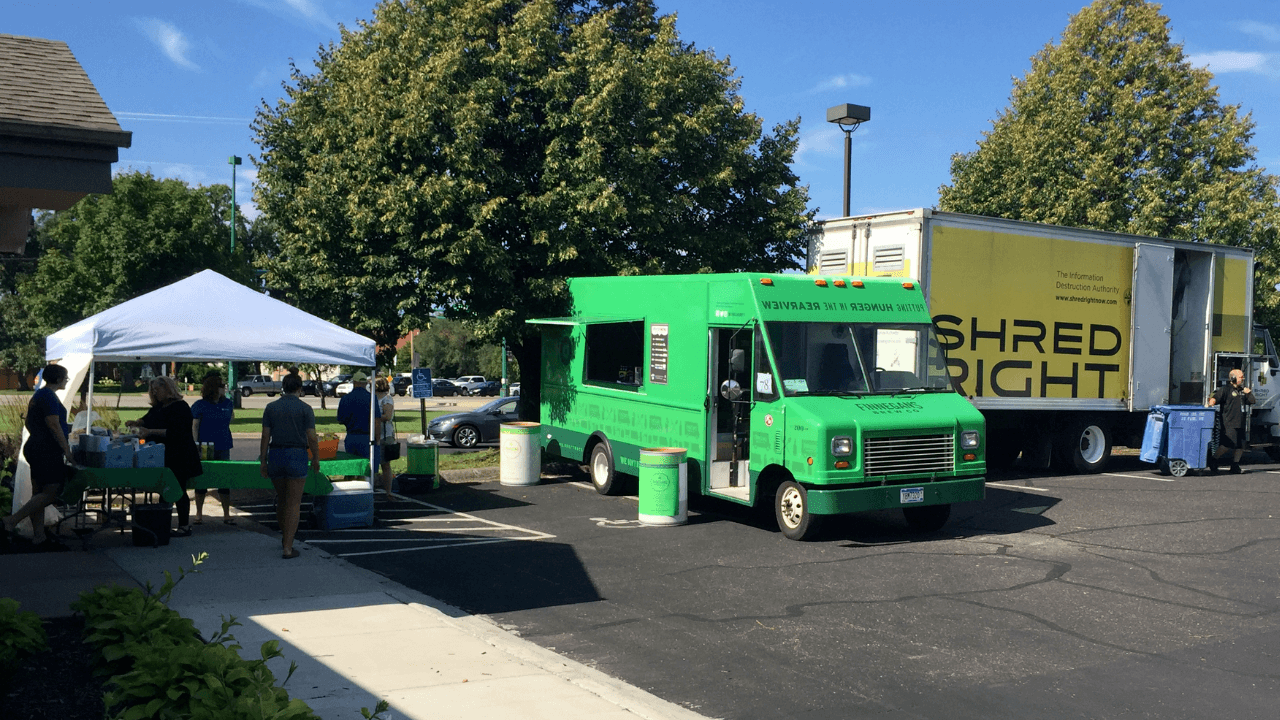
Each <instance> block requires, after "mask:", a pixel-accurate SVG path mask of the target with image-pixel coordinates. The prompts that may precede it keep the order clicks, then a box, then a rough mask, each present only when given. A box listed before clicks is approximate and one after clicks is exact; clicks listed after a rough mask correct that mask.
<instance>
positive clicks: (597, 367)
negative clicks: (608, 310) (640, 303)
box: [583, 320, 645, 388]
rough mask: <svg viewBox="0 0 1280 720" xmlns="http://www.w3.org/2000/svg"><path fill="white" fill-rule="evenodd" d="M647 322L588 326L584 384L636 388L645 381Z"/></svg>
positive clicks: (637, 321)
mask: <svg viewBox="0 0 1280 720" xmlns="http://www.w3.org/2000/svg"><path fill="white" fill-rule="evenodd" d="M644 339H645V335H644V321H642V320H636V321H634V322H621V323H596V324H593V325H588V326H587V338H586V340H587V342H586V353H585V362H584V366H585V370H584V378H583V379H584V380H585V381H586V382H589V383H598V384H608V385H621V386H624V387H628V388H636V387H639V386H640V385H641V383H642V382H643V381H644Z"/></svg>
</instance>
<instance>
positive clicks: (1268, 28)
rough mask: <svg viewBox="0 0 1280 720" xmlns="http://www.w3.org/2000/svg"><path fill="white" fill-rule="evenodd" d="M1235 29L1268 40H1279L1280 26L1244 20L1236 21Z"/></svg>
mask: <svg viewBox="0 0 1280 720" xmlns="http://www.w3.org/2000/svg"><path fill="white" fill-rule="evenodd" d="M1236 29H1238V30H1239V31H1240V32H1242V33H1244V34H1245V35H1252V36H1254V37H1259V38H1262V39H1263V40H1268V41H1270V42H1280V26H1276V25H1268V24H1266V23H1260V22H1255V21H1253V20H1246V21H1244V22H1240V23H1236Z"/></svg>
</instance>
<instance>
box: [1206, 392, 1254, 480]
mask: <svg viewBox="0 0 1280 720" xmlns="http://www.w3.org/2000/svg"><path fill="white" fill-rule="evenodd" d="M1256 400H1257V399H1256V398H1255V397H1254V396H1253V391H1251V390H1250V389H1249V387H1248V386H1247V385H1245V384H1244V371H1243V370H1232V371H1231V374H1230V382H1228V383H1227V384H1226V385H1223V386H1222V387H1220V388H1218V389H1217V391H1215V392H1214V393H1213V395H1212V396H1210V397H1209V402H1208V406H1209V407H1214V406H1215V405H1216V406H1217V407H1218V451H1217V452H1216V453H1214V455H1213V457H1211V458H1209V469H1210V470H1212V471H1214V472H1217V471H1218V458H1220V457H1222V456H1224V455H1226V454H1227V451H1228V450H1231V451H1232V452H1233V454H1232V455H1231V472H1232V474H1239V473H1240V472H1241V470H1240V456H1241V455H1244V438H1245V415H1244V408H1245V406H1246V405H1252V404H1253V403H1254V402H1256Z"/></svg>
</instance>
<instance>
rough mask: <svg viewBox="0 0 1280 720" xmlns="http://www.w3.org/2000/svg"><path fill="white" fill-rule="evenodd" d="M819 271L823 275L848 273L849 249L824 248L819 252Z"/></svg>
mask: <svg viewBox="0 0 1280 720" xmlns="http://www.w3.org/2000/svg"><path fill="white" fill-rule="evenodd" d="M818 272H819V273H821V274H823V275H846V274H848V272H849V253H848V251H847V250H844V249H840V250H823V251H822V252H821V253H819V254H818Z"/></svg>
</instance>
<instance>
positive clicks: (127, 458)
mask: <svg viewBox="0 0 1280 720" xmlns="http://www.w3.org/2000/svg"><path fill="white" fill-rule="evenodd" d="M135 447H137V446H136V445H134V444H133V443H127V444H124V445H112V446H111V447H109V448H107V451H106V453H104V457H103V461H102V467H104V468H112V469H121V468H131V467H133V456H134V455H136V454H137V451H136V450H134V448H135Z"/></svg>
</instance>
